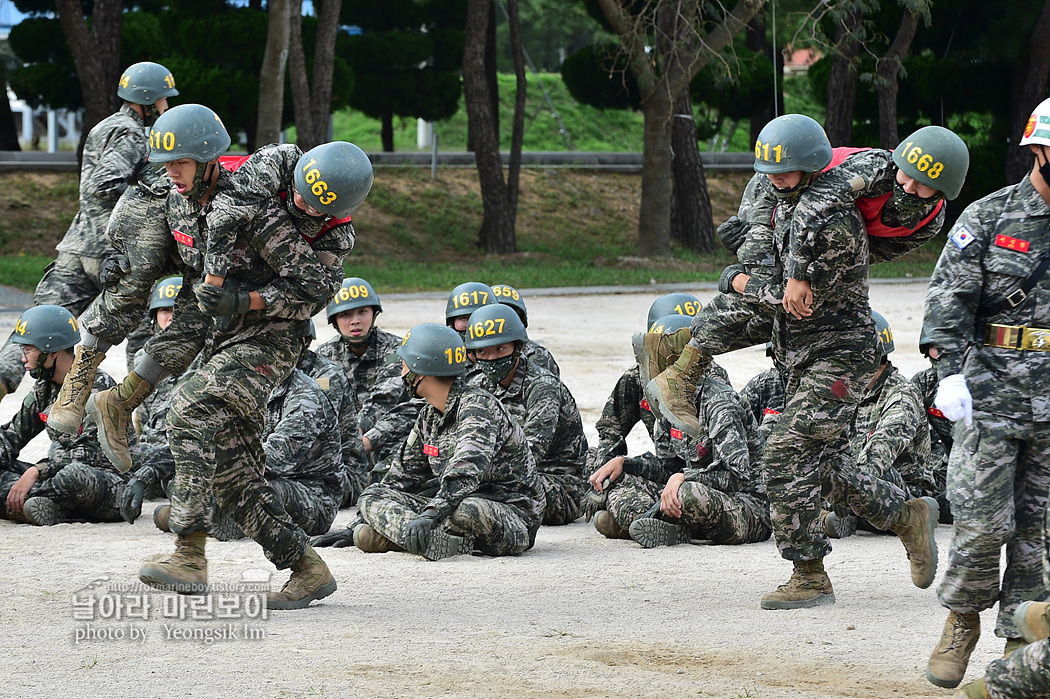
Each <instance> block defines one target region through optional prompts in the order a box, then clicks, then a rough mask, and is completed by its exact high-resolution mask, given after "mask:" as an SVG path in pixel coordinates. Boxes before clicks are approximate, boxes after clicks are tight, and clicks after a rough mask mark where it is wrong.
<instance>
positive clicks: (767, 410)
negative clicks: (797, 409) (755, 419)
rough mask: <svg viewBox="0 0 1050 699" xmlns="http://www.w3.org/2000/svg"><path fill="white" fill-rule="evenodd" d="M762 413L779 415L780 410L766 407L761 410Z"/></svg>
mask: <svg viewBox="0 0 1050 699" xmlns="http://www.w3.org/2000/svg"><path fill="white" fill-rule="evenodd" d="M762 414H763V415H779V414H780V411H779V410H773V409H772V408H766V409H765V410H763V411H762Z"/></svg>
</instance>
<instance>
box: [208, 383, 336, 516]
mask: <svg viewBox="0 0 1050 699" xmlns="http://www.w3.org/2000/svg"><path fill="white" fill-rule="evenodd" d="M265 434H266V439H265V441H264V442H263V450H264V451H265V452H266V472H265V476H264V477H265V479H266V484H267V485H268V486H269V488H271V489H272V490H273V492H274V493H275V494H276V495H277V498H278V500H279V501H280V503H281V504H282V505H283V506H284V510H285V511H286V512H287V513H288V516H289V517H291V519H292V521H293V522H295V524H297V525H298V526H299V527H300V528H302V530H303V531H305V532H306V533H307V534H309V535H310V536H315V535H317V534H324V533H325V532H327V531H328V530H329V529H330V528H331V526H332V522H333V521H335V516H336V513H337V512H338V511H339V505H340V504H341V503H342V501H343V478H342V474H343V463H342V441H341V439H340V436H339V418H338V416H337V415H336V412H335V408H334V407H332V403H331V402H330V401H329V400H328V397H327V395H326V394H325V392H324V391H323V390H322V389H321V386H320V385H318V383H317V382H316V381H314V380H313V379H311V378H310V377H309V376H307V375H306V374H305V373H303V372H302V371H301V370H299V369H295V370H293V371H292V373H291V374H289V375H288V378H287V379H285V380H284V381H283V382H282V383H281V384H280V385H279V386H277V388H275V389H274V391H273V393H271V394H270V400H269V401H268V402H267V404H266V427H265ZM212 517H213V519H212V526H213V528H214V529H215V530H228V529H229V528H230V525H234V523H233V522H232V517H230V515H228V514H227V513H226V512H224V511H222V510H218V511H216V512H214V513H213V515H212ZM234 526H235V525H234Z"/></svg>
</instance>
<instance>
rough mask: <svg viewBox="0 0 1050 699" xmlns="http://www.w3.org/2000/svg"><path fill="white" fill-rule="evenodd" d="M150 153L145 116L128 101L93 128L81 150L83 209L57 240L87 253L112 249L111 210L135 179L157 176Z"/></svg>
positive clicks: (62, 247)
mask: <svg viewBox="0 0 1050 699" xmlns="http://www.w3.org/2000/svg"><path fill="white" fill-rule="evenodd" d="M148 156H149V143H148V141H147V140H146V126H145V122H143V121H142V117H140V116H139V115H138V114H136V113H135V111H134V110H133V109H132V108H131V107H129V106H127V105H124V106H122V107H121V108H120V109H119V110H118V111H117V112H115V113H114V114H111V115H110V116H108V117H106V118H105V119H103V120H102V121H100V122H99V123H97V124H95V126H93V127H92V128H91V131H89V132H88V135H87V138H86V139H85V140H84V153H83V155H82V156H81V165H80V210H79V211H77V214H76V216H74V217H73V223H72V224H71V225H70V226H69V230H67V231H66V234H65V236H63V238H62V242H60V243H59V244H58V246H57V248H58V250H59V251H60V252H71V253H74V254H77V255H81V256H83V257H107V256H108V255H109V254H110V253H111V252H112V248H111V247H110V245H109V241H108V239H107V238H106V226H108V225H109V216H110V214H111V213H112V212H113V207H114V206H116V204H117V200H118V199H120V195H121V194H123V193H124V190H125V189H127V188H128V186H129V185H131V184H133V183H134V182H136V181H138V180H142V179H145V180H152V179H155V178H156V173H155V172H153V169H152V168H150V167H149V166H148V163H147V162H146V160H147V157H148Z"/></svg>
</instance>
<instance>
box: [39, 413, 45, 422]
mask: <svg viewBox="0 0 1050 699" xmlns="http://www.w3.org/2000/svg"><path fill="white" fill-rule="evenodd" d="M37 416H38V417H39V418H40V422H43V423H46V422H47V413H37Z"/></svg>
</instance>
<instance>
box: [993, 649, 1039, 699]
mask: <svg viewBox="0 0 1050 699" xmlns="http://www.w3.org/2000/svg"><path fill="white" fill-rule="evenodd" d="M984 683H985V686H986V687H987V689H988V696H989V697H991V698H992V699H1045V698H1046V697H1048V696H1050V639H1043V640H1042V641H1039V642H1037V643H1031V644H1029V645H1027V646H1025V647H1024V648H1020V649H1018V650H1016V651H1014V652H1013V653H1011V654H1010V655H1009V656H1008V657H1006V658H1000V659H999V660H993V661H992V662H991V663H989V665H988V668H987V670H985V673H984Z"/></svg>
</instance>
